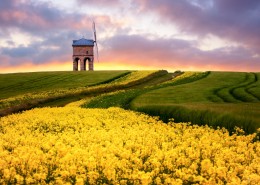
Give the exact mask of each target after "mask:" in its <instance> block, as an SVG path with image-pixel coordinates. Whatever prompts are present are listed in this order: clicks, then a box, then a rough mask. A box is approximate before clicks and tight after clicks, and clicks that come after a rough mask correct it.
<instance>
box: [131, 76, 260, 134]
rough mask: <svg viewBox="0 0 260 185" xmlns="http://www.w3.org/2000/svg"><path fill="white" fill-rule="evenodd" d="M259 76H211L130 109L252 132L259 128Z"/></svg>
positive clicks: (144, 98)
mask: <svg viewBox="0 0 260 185" xmlns="http://www.w3.org/2000/svg"><path fill="white" fill-rule="evenodd" d="M259 77H260V73H237V72H211V73H210V74H209V75H208V76H207V77H206V78H203V79H201V80H198V81H195V82H192V83H188V84H183V85H178V86H168V87H165V88H159V89H155V90H152V91H149V92H146V93H144V94H142V95H140V96H138V97H136V98H135V99H134V100H133V101H132V102H131V108H133V109H136V110H139V111H144V112H146V113H149V114H152V115H158V116H161V117H162V118H163V119H168V118H170V117H173V118H174V119H175V121H178V122H180V121H192V122H193V123H196V124H210V125H213V126H225V127H228V128H233V127H234V125H237V126H240V127H243V128H244V129H245V130H246V131H248V132H253V131H254V130H255V129H256V128H259V127H260V101H259V100H260V81H259Z"/></svg>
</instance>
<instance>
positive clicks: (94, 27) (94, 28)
mask: <svg viewBox="0 0 260 185" xmlns="http://www.w3.org/2000/svg"><path fill="white" fill-rule="evenodd" d="M92 28H93V33H94V42H97V36H96V26H95V22H94V21H93V25H92Z"/></svg>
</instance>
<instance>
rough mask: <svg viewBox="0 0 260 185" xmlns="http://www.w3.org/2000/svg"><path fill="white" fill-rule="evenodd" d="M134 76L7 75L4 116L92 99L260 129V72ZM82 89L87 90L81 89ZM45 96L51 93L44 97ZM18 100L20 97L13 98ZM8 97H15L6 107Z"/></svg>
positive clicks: (2, 82) (1, 85)
mask: <svg viewBox="0 0 260 185" xmlns="http://www.w3.org/2000/svg"><path fill="white" fill-rule="evenodd" d="M130 73H131V72H129V71H95V72H76V73H75V72H43V73H20V74H1V75H0V90H1V91H0V92H1V93H0V98H1V99H2V100H1V99H0V101H2V104H1V106H2V110H3V113H2V115H6V114H9V113H12V112H13V110H15V111H14V112H16V111H19V110H25V109H28V108H32V107H37V106H38V107H44V106H65V105H66V104H68V103H70V102H73V101H78V100H80V99H83V98H85V97H88V98H89V101H87V103H85V104H84V105H83V106H82V107H85V108H108V107H112V106H116V107H122V108H125V109H133V110H137V111H141V112H145V113H148V114H150V115H156V116H160V118H161V119H162V120H164V121H165V122H167V121H168V119H169V118H174V119H175V121H176V122H182V121H184V122H189V121H191V122H192V123H196V124H201V125H205V124H209V125H211V126H215V127H217V126H224V127H226V128H228V129H229V130H230V131H231V130H232V129H233V128H234V127H235V126H240V127H243V129H244V130H245V131H246V132H248V133H251V132H254V131H255V130H256V129H257V128H259V127H260V116H259V115H260V101H259V100H260V80H259V79H260V73H243V72H209V73H207V72H206V73H189V72H188V73H187V72H186V73H184V74H183V75H181V76H179V77H180V78H178V77H177V78H174V79H173V80H171V79H172V77H173V76H176V75H180V74H181V73H167V72H166V71H158V72H154V73H153V72H152V73H151V72H139V73H131V74H133V75H130ZM151 74H152V75H151ZM127 75H128V76H127ZM129 75H130V76H129ZM147 75H148V76H147ZM149 75H150V76H149ZM135 79H138V80H137V81H136V80H135ZM165 82H166V83H165ZM100 84H103V85H100ZM92 86H94V88H92ZM77 88H83V89H79V90H75V89H77ZM60 89H65V90H64V91H63V90H61V91H60ZM56 91H57V92H56ZM32 92H33V93H34V94H35V98H34V99H33V98H31V97H30V96H31V95H30V94H28V95H27V96H25V97H22V98H20V99H19V95H22V94H26V93H32ZM41 92H47V94H46V93H45V94H43V95H41ZM110 92H113V93H110ZM55 93H57V95H55ZM34 94H33V95H34ZM66 94H67V95H66ZM17 96H18V98H17V99H15V98H14V99H15V100H12V98H13V97H17ZM46 96H48V98H47V99H46ZM42 97H43V98H42ZM6 98H7V100H9V99H10V98H11V99H10V101H9V102H8V101H7V103H5V100H6ZM8 98H9V99H8ZM44 98H45V99H44ZM42 99H43V100H42ZM28 102H29V103H28ZM0 103H1V102H0ZM9 104H10V105H15V106H18V108H16V107H14V108H12V107H11V108H10V110H7V111H6V107H7V106H9ZM27 104H29V105H27ZM20 105H21V107H19V106H20ZM0 115H1V112H0Z"/></svg>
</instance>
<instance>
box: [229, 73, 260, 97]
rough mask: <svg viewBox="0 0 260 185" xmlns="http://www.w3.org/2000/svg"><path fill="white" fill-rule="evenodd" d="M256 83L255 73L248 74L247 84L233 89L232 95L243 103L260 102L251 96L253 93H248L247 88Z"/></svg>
mask: <svg viewBox="0 0 260 185" xmlns="http://www.w3.org/2000/svg"><path fill="white" fill-rule="evenodd" d="M255 82H256V78H255V74H254V73H247V76H246V81H245V83H242V84H241V85H239V86H237V87H233V88H231V89H230V94H231V95H232V96H233V97H234V98H236V99H238V100H240V101H243V102H258V101H259V100H258V99H257V98H256V97H255V96H253V95H251V93H248V92H247V91H246V88H247V87H249V86H251V85H252V84H254V83H255Z"/></svg>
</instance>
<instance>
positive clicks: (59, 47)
mask: <svg viewBox="0 0 260 185" xmlns="http://www.w3.org/2000/svg"><path fill="white" fill-rule="evenodd" d="M92 21H95V23H96V31H97V41H98V42H97V43H98V47H99V61H97V60H95V62H94V68H95V70H121V69H124V70H125V69H127V70H128V69H131V70H135V69H136V70H145V69H149V70H150V69H165V70H168V71H175V70H182V71H247V72H260V1H259V0H249V1H246V0H160V1H158V0H109V1H106V0H67V1H65V0H52V1H51V0H1V1H0V73H13V72H27V71H70V70H72V40H77V39H81V38H86V39H93V31H92Z"/></svg>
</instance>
